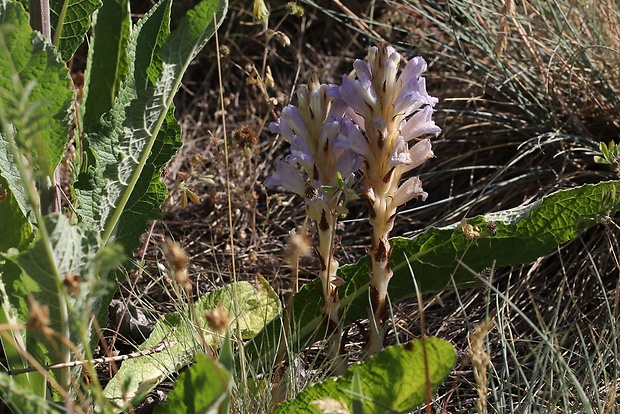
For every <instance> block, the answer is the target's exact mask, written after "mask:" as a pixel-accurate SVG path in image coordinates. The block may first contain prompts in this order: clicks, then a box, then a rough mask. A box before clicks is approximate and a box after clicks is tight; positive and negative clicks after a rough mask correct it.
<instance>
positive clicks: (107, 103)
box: [80, 0, 131, 133]
mask: <svg viewBox="0 0 620 414" xmlns="http://www.w3.org/2000/svg"><path fill="white" fill-rule="evenodd" d="M130 31H131V17H130V12H129V2H128V1H127V0H106V1H105V2H103V4H102V5H101V8H99V10H97V12H96V13H95V14H94V15H93V28H92V35H91V38H90V45H89V48H88V60H87V61H86V62H87V65H86V71H85V73H84V89H83V95H82V104H81V106H80V107H81V109H82V117H81V119H82V128H83V130H84V131H85V132H86V133H88V132H89V131H90V130H91V128H92V126H93V125H94V124H96V123H98V122H99V120H100V118H101V116H102V115H103V114H104V113H106V112H108V111H109V110H110V109H112V108H113V106H114V100H115V99H116V96H117V94H118V91H119V88H120V86H121V81H122V80H123V79H124V78H125V76H126V75H127V72H128V70H129V58H128V57H127V43H128V42H129V34H130Z"/></svg>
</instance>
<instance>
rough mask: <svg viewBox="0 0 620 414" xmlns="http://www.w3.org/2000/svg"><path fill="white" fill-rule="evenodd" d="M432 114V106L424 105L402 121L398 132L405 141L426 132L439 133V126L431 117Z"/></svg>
mask: <svg viewBox="0 0 620 414" xmlns="http://www.w3.org/2000/svg"><path fill="white" fill-rule="evenodd" d="M432 116H433V108H432V107H430V106H426V107H424V108H423V109H422V110H421V111H419V112H417V113H416V114H414V115H413V116H412V117H411V118H409V119H408V120H406V121H403V122H402V123H401V125H400V132H401V134H402V136H403V138H404V139H405V141H411V140H412V139H414V138H418V137H420V136H422V135H426V134H435V135H437V134H439V133H440V132H441V128H439V127H438V126H437V125H436V124H435V121H433V120H432V119H431V117H432Z"/></svg>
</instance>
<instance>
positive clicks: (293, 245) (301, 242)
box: [287, 231, 312, 257]
mask: <svg viewBox="0 0 620 414" xmlns="http://www.w3.org/2000/svg"><path fill="white" fill-rule="evenodd" d="M311 252H312V242H311V241H310V238H309V237H308V236H307V235H304V234H299V233H297V232H295V231H292V232H291V233H290V239H289V248H288V250H287V256H288V257H302V256H308V255H309V254H310V253H311Z"/></svg>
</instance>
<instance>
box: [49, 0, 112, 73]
mask: <svg viewBox="0 0 620 414" xmlns="http://www.w3.org/2000/svg"><path fill="white" fill-rule="evenodd" d="M101 3H102V2H101V0H50V20H51V24H52V39H53V43H54V46H56V48H57V49H58V52H59V53H60V54H61V56H62V59H63V60H64V61H65V62H66V61H68V60H69V59H71V57H72V56H73V54H74V53H75V51H76V50H77V48H78V46H80V44H82V41H84V36H85V35H86V32H87V31H88V29H90V18H91V16H92V14H93V13H94V12H95V11H96V10H97V9H98V8H99V7H100V6H101Z"/></svg>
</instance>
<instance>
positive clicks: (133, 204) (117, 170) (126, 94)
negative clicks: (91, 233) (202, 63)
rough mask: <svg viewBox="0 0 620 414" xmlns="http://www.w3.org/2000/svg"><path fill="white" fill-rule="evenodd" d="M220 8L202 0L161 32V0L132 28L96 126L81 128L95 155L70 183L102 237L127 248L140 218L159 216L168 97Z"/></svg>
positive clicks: (174, 130) (172, 133)
mask: <svg viewBox="0 0 620 414" xmlns="http://www.w3.org/2000/svg"><path fill="white" fill-rule="evenodd" d="M226 9H227V2H226V1H217V0H211V1H203V2H201V3H200V4H198V5H197V6H196V7H195V8H194V9H193V10H191V11H190V12H188V14H187V16H186V17H185V18H184V19H183V20H182V21H181V23H180V24H179V27H178V28H177V29H176V30H175V31H174V32H172V33H171V34H170V35H169V36H168V35H167V33H168V24H169V16H170V1H163V2H160V3H158V4H157V5H155V6H154V7H153V9H152V10H151V11H150V12H149V13H148V14H147V15H145V16H144V17H143V18H142V19H141V20H140V22H138V24H137V25H136V27H135V28H134V29H133V30H132V33H131V36H130V39H129V43H128V48H127V56H128V57H129V60H130V65H129V70H128V73H127V76H126V77H125V79H124V81H123V82H121V85H120V89H119V92H118V94H117V97H116V101H115V104H114V107H113V109H112V110H111V111H109V112H108V113H106V114H105V115H104V116H103V118H102V123H101V128H99V129H98V130H94V131H92V132H91V133H90V134H89V135H88V142H89V147H90V150H91V151H92V153H93V155H94V160H95V163H94V165H90V166H89V167H88V169H87V171H84V172H83V173H82V174H81V175H80V177H79V180H78V182H77V183H76V193H77V195H78V198H79V201H80V208H79V210H80V214H81V215H82V216H83V217H84V219H85V220H86V221H89V222H92V223H93V225H94V226H95V227H96V228H98V229H101V231H102V232H103V236H102V237H103V241H104V242H107V241H108V240H109V239H110V237H112V236H116V237H117V240H118V241H119V242H120V243H121V244H122V245H123V246H124V247H125V249H126V251H127V252H130V251H132V250H133V249H134V248H135V247H136V246H137V245H138V244H139V240H138V238H137V237H138V236H139V235H140V234H141V232H142V231H143V230H144V228H145V226H146V222H147V221H148V220H150V219H153V218H157V217H158V216H159V214H160V213H159V210H158V209H159V206H158V204H157V203H160V202H161V201H163V199H164V198H165V195H166V194H165V186H163V185H162V184H161V183H160V182H159V174H160V172H161V169H162V168H163V166H164V165H165V163H167V162H168V161H169V160H170V158H171V157H172V156H173V155H174V153H175V152H176V150H177V148H178V147H179V145H180V143H181V142H180V132H179V127H178V124H177V123H176V121H174V118H173V104H172V99H173V97H174V94H175V93H176V92H177V90H178V88H179V86H180V82H181V78H182V76H183V73H184V72H185V70H186V68H187V66H188V65H189V63H190V62H191V60H192V59H193V58H194V57H195V56H196V54H197V53H198V52H199V51H200V50H201V49H202V47H203V46H204V45H205V44H206V42H207V41H208V39H209V38H210V37H211V36H212V35H213V33H214V32H215V29H216V27H217V26H216V25H215V24H214V15H216V16H217V23H218V25H219V24H220V23H221V21H222V19H223V16H224V14H225V12H226ZM155 39H157V40H156V41H154V40H155Z"/></svg>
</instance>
